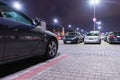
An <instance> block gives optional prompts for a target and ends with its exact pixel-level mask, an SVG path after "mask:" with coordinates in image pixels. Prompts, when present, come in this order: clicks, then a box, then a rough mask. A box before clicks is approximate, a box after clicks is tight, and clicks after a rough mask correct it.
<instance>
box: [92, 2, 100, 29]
mask: <svg viewBox="0 0 120 80" xmlns="http://www.w3.org/2000/svg"><path fill="white" fill-rule="evenodd" d="M90 3H91V4H93V5H94V16H93V22H94V31H95V26H96V25H95V24H96V21H97V18H96V4H98V3H99V0H90Z"/></svg>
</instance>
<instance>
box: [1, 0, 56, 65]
mask: <svg viewBox="0 0 120 80" xmlns="http://www.w3.org/2000/svg"><path fill="white" fill-rule="evenodd" d="M39 25H40V22H39V21H38V20H37V19H35V20H34V23H33V21H32V20H31V19H30V18H29V17H27V16H26V15H24V14H23V13H21V12H19V11H17V10H15V9H13V8H12V7H10V6H9V5H8V4H6V3H4V2H1V1H0V64H3V63H7V62H11V61H15V60H20V59H24V58H27V57H33V56H37V57H39V56H43V57H44V58H46V59H50V58H53V57H55V55H56V54H57V50H58V41H57V39H56V35H55V34H53V33H51V32H50V31H47V30H44V29H42V28H38V27H37V26H39Z"/></svg>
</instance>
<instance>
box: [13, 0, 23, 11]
mask: <svg viewBox="0 0 120 80" xmlns="http://www.w3.org/2000/svg"><path fill="white" fill-rule="evenodd" d="M13 7H14V8H15V9H18V10H21V8H22V5H21V4H20V2H18V1H16V2H14V3H13Z"/></svg>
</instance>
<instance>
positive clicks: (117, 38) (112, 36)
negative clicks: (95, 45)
mask: <svg viewBox="0 0 120 80" xmlns="http://www.w3.org/2000/svg"><path fill="white" fill-rule="evenodd" d="M107 42H108V43H110V44H111V43H120V32H110V33H109V34H108V36H107Z"/></svg>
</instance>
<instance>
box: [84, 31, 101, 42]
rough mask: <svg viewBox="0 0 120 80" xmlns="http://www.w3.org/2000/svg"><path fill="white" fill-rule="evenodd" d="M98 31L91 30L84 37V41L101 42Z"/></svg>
mask: <svg viewBox="0 0 120 80" xmlns="http://www.w3.org/2000/svg"><path fill="white" fill-rule="evenodd" d="M100 35H101V34H100V32H99V31H91V32H90V33H88V34H87V35H86V36H85V38H84V43H85V44H86V43H99V44H101V36H100Z"/></svg>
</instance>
